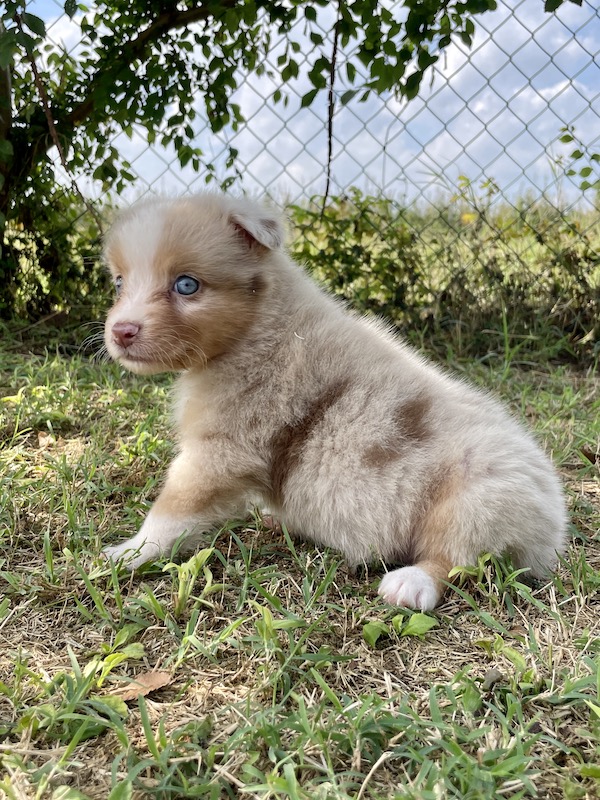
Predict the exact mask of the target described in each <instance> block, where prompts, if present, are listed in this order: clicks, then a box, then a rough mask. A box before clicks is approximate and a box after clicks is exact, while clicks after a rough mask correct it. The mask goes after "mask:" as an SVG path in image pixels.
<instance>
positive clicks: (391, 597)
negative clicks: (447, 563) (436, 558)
mask: <svg viewBox="0 0 600 800" xmlns="http://www.w3.org/2000/svg"><path fill="white" fill-rule="evenodd" d="M377 591H378V592H379V594H380V595H381V596H382V597H383V599H384V600H385V602H386V603H389V604H390V605H392V606H404V607H406V608H414V609H416V610H418V611H431V610H432V609H433V608H435V607H436V605H437V603H438V600H439V599H440V592H439V590H438V588H437V586H436V583H435V581H434V579H433V578H432V577H431V576H430V575H428V574H427V573H426V572H425V570H424V569H421V567H401V568H400V569H395V570H393V571H392V572H388V573H387V575H385V576H384V577H383V579H382V581H381V583H380V584H379V589H378V590H377Z"/></svg>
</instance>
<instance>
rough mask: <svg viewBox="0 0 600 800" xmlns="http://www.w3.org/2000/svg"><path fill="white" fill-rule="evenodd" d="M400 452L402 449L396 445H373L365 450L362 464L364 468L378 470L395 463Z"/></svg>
mask: <svg viewBox="0 0 600 800" xmlns="http://www.w3.org/2000/svg"><path fill="white" fill-rule="evenodd" d="M401 452H402V448H400V447H398V445H385V444H373V445H371V447H368V448H367V449H366V450H365V452H364V454H363V458H362V463H363V464H364V466H365V467H369V468H371V469H378V468H379V467H385V466H387V464H389V463H390V462H392V461H396V459H398V458H400V454H401Z"/></svg>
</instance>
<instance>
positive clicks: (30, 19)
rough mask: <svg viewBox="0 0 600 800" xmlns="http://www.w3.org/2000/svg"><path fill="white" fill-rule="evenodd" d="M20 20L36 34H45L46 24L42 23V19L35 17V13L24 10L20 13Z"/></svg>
mask: <svg viewBox="0 0 600 800" xmlns="http://www.w3.org/2000/svg"><path fill="white" fill-rule="evenodd" d="M21 20H22V21H23V23H24V24H25V25H26V26H27V27H28V28H29V30H30V31H33V33H35V34H36V35H37V36H42V37H43V36H45V35H46V25H45V24H44V20H43V19H40V18H39V17H36V16H35V14H30V13H29V12H27V11H25V12H23V14H21Z"/></svg>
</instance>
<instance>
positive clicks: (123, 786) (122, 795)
mask: <svg viewBox="0 0 600 800" xmlns="http://www.w3.org/2000/svg"><path fill="white" fill-rule="evenodd" d="M132 797H133V783H132V782H131V781H120V782H119V783H117V785H116V786H115V788H114V789H113V790H112V792H111V793H110V794H109V795H108V798H107V800H131V798H132Z"/></svg>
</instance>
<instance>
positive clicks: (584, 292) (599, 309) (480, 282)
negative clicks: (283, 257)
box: [290, 184, 600, 361]
mask: <svg viewBox="0 0 600 800" xmlns="http://www.w3.org/2000/svg"><path fill="white" fill-rule="evenodd" d="M491 185H492V186H493V184H491ZM492 196H493V192H492V193H490V192H489V191H488V194H487V197H486V196H484V198H483V199H482V198H480V197H478V196H477V195H476V194H475V193H474V192H472V191H471V192H470V193H467V194H466V193H464V192H463V193H462V194H459V195H457V196H454V197H452V198H450V199H449V200H448V201H446V202H444V201H443V200H440V201H438V203H437V204H436V207H435V208H433V207H430V208H428V209H424V210H415V209H414V207H413V208H411V209H407V208H405V207H403V206H402V205H401V204H399V203H397V202H395V201H393V200H391V199H386V198H375V197H369V196H365V195H363V194H361V192H359V191H358V190H356V189H355V190H352V191H351V192H350V193H349V194H347V195H343V196H340V197H333V198H331V199H330V200H329V202H328V203H327V204H326V206H325V207H324V208H323V207H322V198H314V199H313V201H312V202H311V203H310V204H308V205H306V206H292V207H291V209H290V212H291V218H292V228H293V229H294V231H295V237H294V241H293V244H292V252H293V254H294V256H295V257H296V258H298V259H299V260H300V261H301V262H304V263H305V264H306V266H307V267H308V269H309V270H310V271H311V272H312V273H313V274H314V276H315V277H316V278H317V279H318V280H320V281H321V282H323V283H324V284H325V285H326V286H327V287H329V288H330V289H331V290H332V291H333V292H335V293H336V294H338V295H341V296H343V297H345V298H346V299H347V300H348V301H349V303H350V304H351V305H352V306H354V307H356V308H358V309H360V310H362V311H366V312H370V313H376V314H379V315H381V316H384V317H387V318H388V319H390V320H391V321H392V322H393V323H394V324H395V325H397V326H398V327H399V328H400V329H401V330H402V331H403V333H404V334H405V335H406V336H408V337H409V338H410V339H412V340H413V341H414V340H416V341H417V343H419V344H421V345H423V344H426V343H427V344H428V345H429V346H433V347H437V348H442V349H446V348H452V349H453V350H454V351H455V352H457V354H459V355H460V354H462V355H468V356H471V357H473V356H486V355H488V354H489V353H495V352H505V351H506V348H507V347H510V348H511V349H513V350H515V349H516V350H518V351H519V352H521V353H522V354H525V353H527V352H528V351H530V352H534V351H535V352H536V353H538V354H539V353H540V351H543V352H544V353H545V354H546V355H547V356H549V357H561V358H565V357H566V358H571V359H577V360H583V361H589V360H590V359H594V358H596V357H597V355H598V333H599V332H600V331H599V329H600V230H599V229H598V220H597V218H595V217H594V216H593V215H591V214H590V215H588V217H587V218H584V217H582V216H581V215H580V216H579V217H578V218H576V219H570V218H569V217H567V216H566V215H561V214H560V213H559V212H558V211H557V210H556V209H555V208H553V207H552V206H550V205H549V204H547V203H544V202H542V201H537V200H533V199H531V198H529V199H527V198H524V199H522V200H521V201H520V204H517V205H515V206H512V205H509V204H508V203H506V202H502V203H500V204H496V206H495V207H494V205H493V204H492V202H491V199H492ZM573 216H574V215H573Z"/></svg>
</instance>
